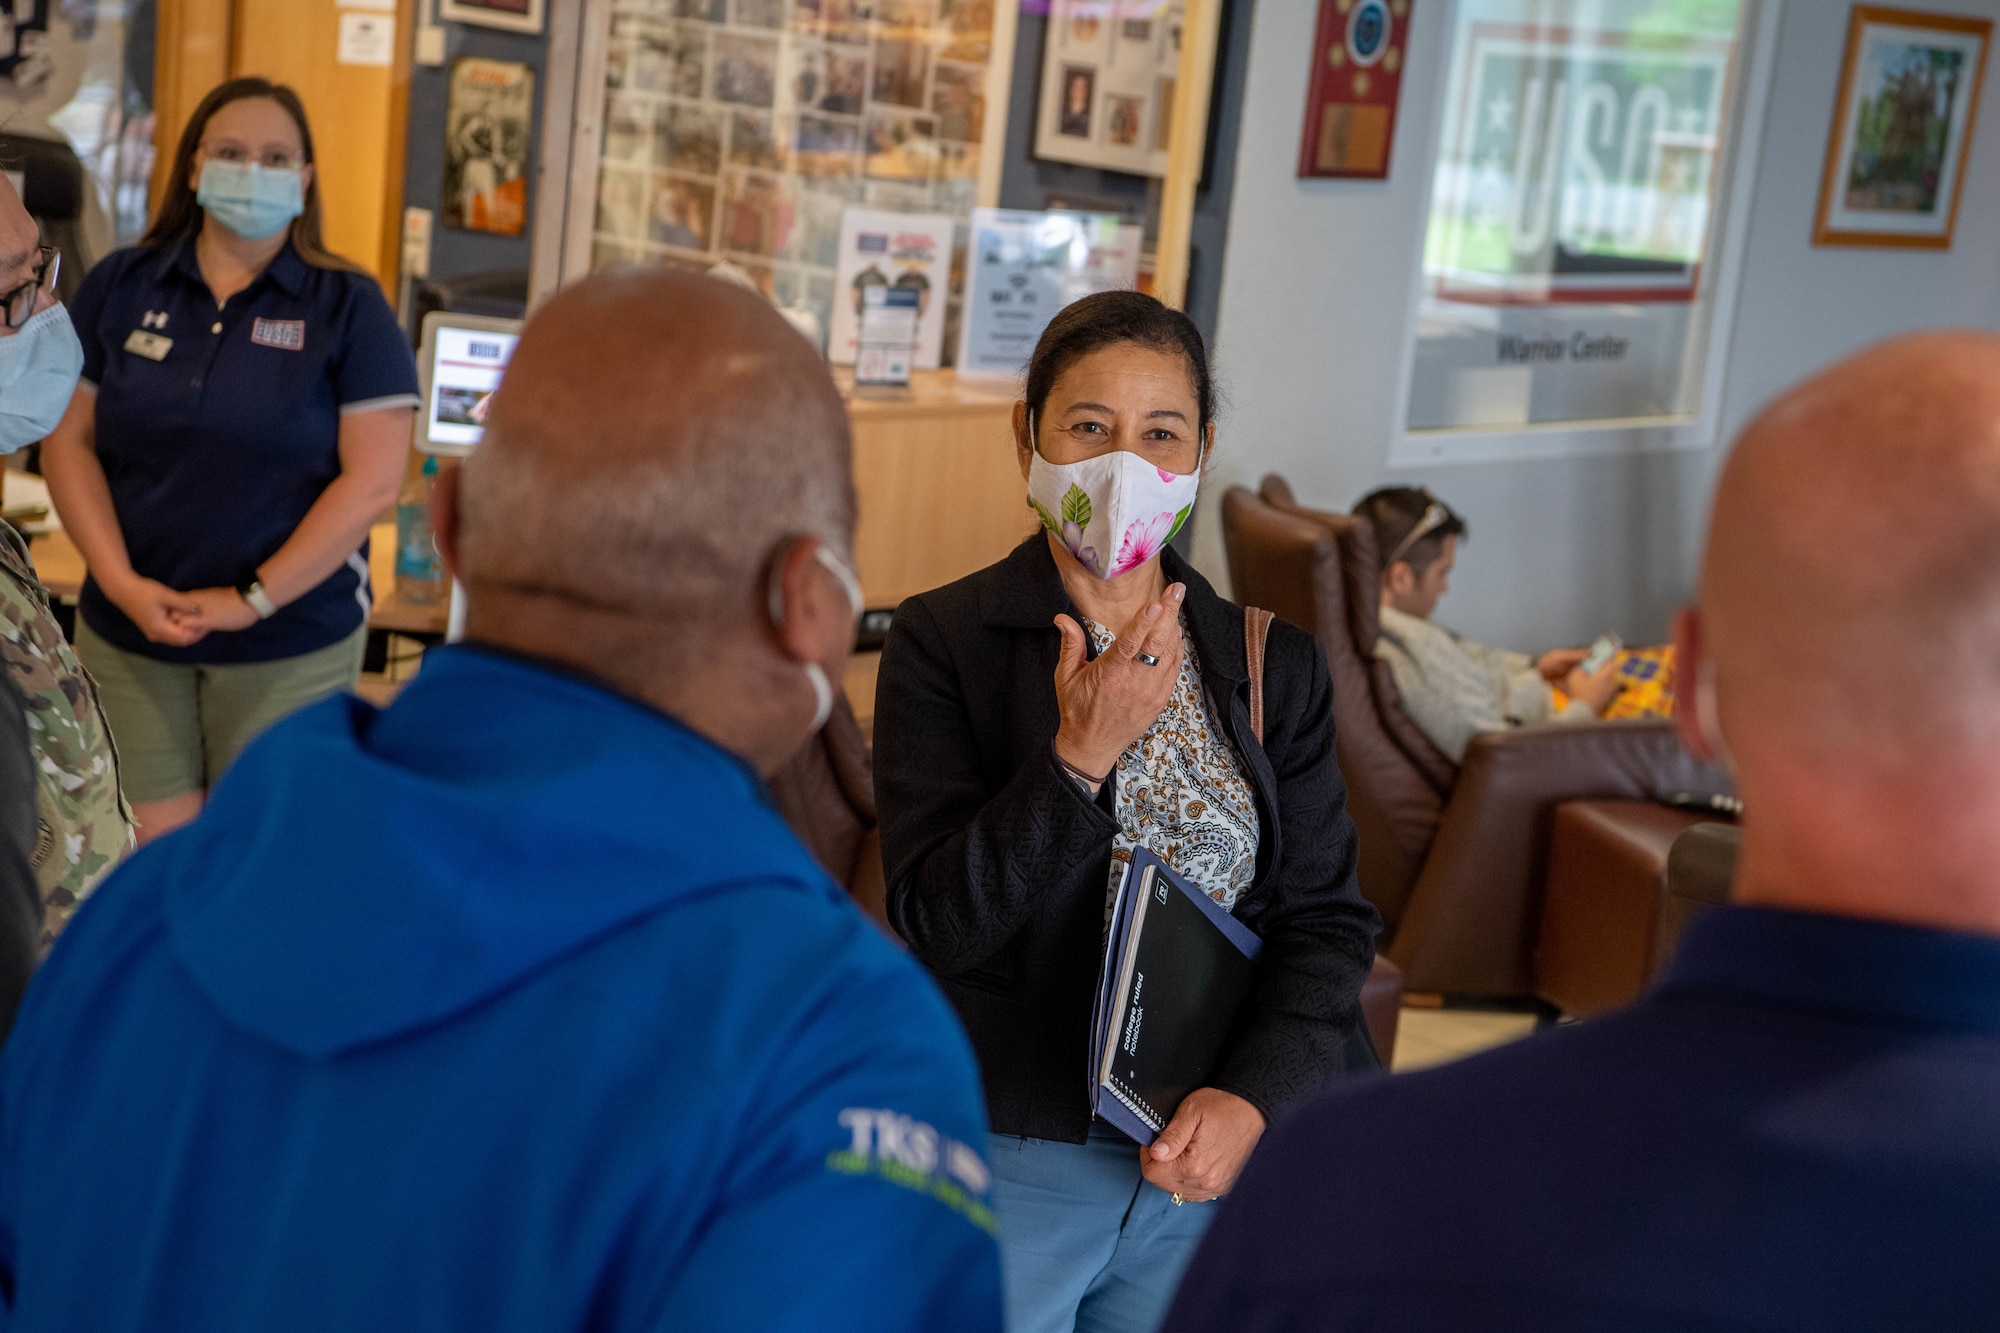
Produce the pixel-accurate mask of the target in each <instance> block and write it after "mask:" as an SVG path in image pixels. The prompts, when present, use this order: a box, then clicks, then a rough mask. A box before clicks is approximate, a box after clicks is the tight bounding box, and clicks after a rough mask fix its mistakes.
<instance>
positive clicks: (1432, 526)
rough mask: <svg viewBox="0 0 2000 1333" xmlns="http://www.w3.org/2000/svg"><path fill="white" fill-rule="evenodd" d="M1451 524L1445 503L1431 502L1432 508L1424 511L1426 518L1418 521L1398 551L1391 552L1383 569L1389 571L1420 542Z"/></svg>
mask: <svg viewBox="0 0 2000 1333" xmlns="http://www.w3.org/2000/svg"><path fill="white" fill-rule="evenodd" d="M1449 522H1451V510H1449V509H1446V508H1445V507H1444V502H1443V501H1441V500H1433V501H1431V502H1430V506H1429V507H1428V508H1426V509H1425V510H1424V516H1423V517H1422V518H1420V519H1418V520H1417V526H1415V527H1414V528H1411V529H1410V534H1409V536H1407V537H1405V538H1403V540H1401V541H1399V542H1397V543H1396V549H1395V550H1393V551H1391V552H1389V558H1388V559H1387V560H1384V561H1383V562H1382V568H1383V569H1387V568H1388V567H1389V566H1391V565H1393V564H1395V563H1396V562H1397V561H1398V560H1401V559H1402V558H1403V557H1404V556H1405V555H1408V554H1409V551H1410V548H1411V547H1412V546H1415V545H1416V544H1417V543H1418V542H1420V541H1422V540H1423V539H1424V538H1426V537H1428V536H1430V535H1431V534H1432V533H1433V532H1436V531H1437V530H1438V529H1439V528H1441V527H1443V526H1444V525H1445V524H1447V523H1449Z"/></svg>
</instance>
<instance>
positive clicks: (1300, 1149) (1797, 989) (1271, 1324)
mask: <svg viewBox="0 0 2000 1333" xmlns="http://www.w3.org/2000/svg"><path fill="white" fill-rule="evenodd" d="M1216 1328H1227V1329H1229V1330H1231V1333H1332V1331H1333V1330H1340V1331H1341V1333H1348V1331H1350V1330H1361V1329H1369V1330H1376V1331H1377V1333H1419V1331H1423V1333H1428V1330H1433V1329H1477V1330H1480V1333H1516V1330H1518V1331H1519V1333H1565V1331H1567V1330H1578V1331H1579V1333H1580V1331H1581V1330H1601V1329H1617V1330H1620V1331H1621V1333H1633V1331H1635V1330H1659V1333H1669V1331H1671V1333H1689V1331H1690V1330H1712V1331H1713V1333H1724V1331H1725V1330H1726V1331H1727V1333H1748V1330H1752V1329H1801V1330H1802V1329H1812V1330H1850V1329H1851V1330H1856V1333H1860V1331H1861V1330H1867V1331H1868V1333H1875V1331H1876V1330H1882V1329H1923V1330H1926V1333H1930V1331H1931V1330H1940V1329H1981V1330H1985V1329H1993V1328H2000V939H1994V938H1990V937H1987V936H1982V935H1971V934H1958V933H1955V932H1952V931H1945V930H1927V929H1922V928H1919V927H1915V926H1903V925H1894V924H1890V923H1887V922H1880V921H1867V920H1862V919H1859V918H1852V917H1837V916H1822V915H1817V914H1814V913H1806V912H1787V911H1778V910H1774V909H1769V908H1752V907H1718V908H1716V909H1714V910H1713V911H1711V912H1708V913H1706V914H1705V915H1703V916H1702V917H1701V919H1700V920H1698V921H1696V922H1695V923H1694V925H1693V926H1692V927H1690V929H1689V931H1688V933H1687V935H1686V937H1685V938H1684V939H1683V940H1682V941H1681V944H1680V949H1679V952H1678V954H1677V955H1676V957H1675V959H1674V962H1673V964H1672V967H1671V969H1670V970H1669V972H1668V974H1667V976H1666V977H1665V979H1664V980H1663V981H1662V982H1661V983H1660V985H1659V986H1658V987H1657V988H1656V989H1655V990H1654V991H1653V992H1652V993H1651V994H1649V995H1647V996H1645V997H1644V998H1642V999H1641V1000H1639V1002H1638V1003H1636V1004H1634V1005H1632V1006H1631V1007H1630V1008H1628V1009H1625V1010H1623V1011H1622V1012H1620V1013H1616V1014H1611V1015H1608V1016H1606V1017H1603V1018H1593V1019H1589V1020H1587V1021H1585V1022H1582V1023H1577V1024H1574V1025H1570V1026H1565V1027H1562V1028H1559V1029H1556V1030H1553V1031H1550V1032H1546V1033H1543V1034H1540V1035H1538V1036H1535V1037H1533V1038H1530V1039H1528V1040H1526V1041H1522V1042H1517V1043H1515V1044H1514V1045H1512V1046H1508V1047H1504V1048H1502V1049H1500V1050H1497V1051H1492V1052H1488V1053H1486V1054H1484V1055H1480V1056H1476V1057H1474V1058H1472V1059H1469V1060H1463V1061H1460V1062H1458V1063H1456V1064H1452V1065H1447V1066H1445V1067H1444V1068H1442V1069H1433V1070H1425V1071H1422V1072H1419V1073H1412V1074H1397V1075H1394V1076H1392V1077H1382V1078H1376V1079H1372V1080H1353V1081H1350V1082H1349V1084H1348V1086H1346V1087H1343V1088H1341V1089H1339V1090H1337V1091H1333V1092H1330V1093H1328V1094H1326V1095H1324V1096H1322V1097H1321V1098H1320V1099H1319V1100H1317V1101H1315V1102H1313V1103H1311V1104H1309V1105H1308V1106H1306V1107H1305V1108H1303V1109H1301V1110H1299V1111H1298V1112H1296V1113H1295V1114H1293V1115H1291V1116H1290V1117H1288V1118H1285V1119H1282V1120H1280V1121H1279V1122H1278V1123H1277V1124H1276V1125H1274V1126H1273V1127H1272V1129H1271V1132H1270V1133H1269V1134H1267V1135H1266V1136H1265V1137H1264V1140H1263V1142H1261V1143H1260V1144H1258V1146H1257V1151H1256V1154H1255V1156H1253V1157H1252V1158H1251V1161H1250V1166H1249V1169H1248V1170H1246V1171H1245V1172H1244V1173H1243V1177H1242V1179H1241V1181H1239V1182H1238V1185H1237V1188H1236V1190H1235V1191H1234V1192H1233V1193H1232V1194H1231V1195H1230V1197H1229V1198H1228V1199H1227V1200H1226V1201H1225V1202H1224V1203H1223V1205H1222V1206H1221V1208H1220V1209H1219V1210H1218V1212H1217V1216H1216V1219H1215V1223H1214V1225H1213V1226H1212V1227H1211V1228H1210V1229H1209V1231H1208V1235H1207V1237H1206V1239H1205V1240H1204V1241H1203V1243H1202V1247H1201V1249H1200V1250H1199V1251H1198V1252H1197V1253H1196V1255H1195V1257H1194V1260H1193V1261H1192V1262H1191V1263H1190V1264H1189V1266H1188V1270H1187V1277H1186V1280H1185V1281H1184V1282H1183V1283H1182V1285H1181V1289H1180V1295H1179V1297H1178V1300H1177V1302H1176V1304H1175V1307H1174V1311H1173V1314H1172V1315H1171V1316H1170V1317H1169V1318H1168V1320H1167V1322H1166V1324H1165V1327H1164V1330H1163V1333H1194V1331H1195V1330H1207V1329H1216Z"/></svg>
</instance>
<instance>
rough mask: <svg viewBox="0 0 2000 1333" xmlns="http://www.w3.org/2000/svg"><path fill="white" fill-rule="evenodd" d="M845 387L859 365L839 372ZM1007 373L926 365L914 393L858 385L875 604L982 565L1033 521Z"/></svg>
mask: <svg viewBox="0 0 2000 1333" xmlns="http://www.w3.org/2000/svg"><path fill="white" fill-rule="evenodd" d="M837 374H838V377H839V380H840V385H841V390H842V392H843V393H848V392H849V391H850V384H851V381H852V375H851V373H850V372H848V371H845V370H843V371H840V372H837ZM1018 396H1019V395H1018V393H1017V391H1016V389H1015V387H1014V386H1013V385H1011V384H1008V383H1006V382H1004V381H1001V382H985V381H965V382H961V381H960V380H959V378H958V377H957V376H956V375H955V374H953V373H952V372H951V371H948V370H943V371H921V370H920V371H918V372H916V374H915V375H914V376H913V378H912V382H911V385H910V393H909V396H908V397H899V398H858V397H853V396H851V394H850V397H849V399H848V415H849V418H850V419H851V420H852V422H853V424H854V485H855V490H856V492H857V493H858V495H859V497H860V503H861V515H860V527H859V530H858V531H857V532H856V533H855V538H854V558H855V564H856V566H857V569H856V571H855V572H856V573H858V574H859V575H860V576H861V587H862V590H863V591H864V592H865V593H866V594H867V599H868V605H869V607H870V608H871V609H872V608H879V607H892V606H894V605H896V603H898V602H900V601H902V600H903V599H904V598H905V597H908V596H910V595H911V594H913V593H919V592H925V591H927V590H929V589H931V588H935V587H938V586H940V585H941V584H946V583H950V582H951V581H952V580H953V579H958V578H963V577H964V576H965V575H967V574H970V573H972V572H973V571H974V570H977V569H981V568H984V567H985V566H987V565H990V564H992V563H993V562H994V561H996V560H998V559H1000V558H1001V557H1002V556H1004V555H1006V554H1007V552H1009V551H1011V550H1013V549H1014V547H1015V546H1017V545H1018V544H1019V543H1020V541H1021V539H1022V538H1023V537H1025V536H1027V535H1028V534H1029V533H1030V532H1032V531H1033V530H1034V527H1035V518H1034V514H1033V512H1032V511H1030V510H1029V508H1028V501H1027V484H1026V483H1025V482H1024V481H1023V480H1022V478H1021V465H1020V462H1019V461H1018V457H1017V455H1016V454H1015V452H1014V438H1013V412H1014V402H1015V399H1016V398H1017V397H1018Z"/></svg>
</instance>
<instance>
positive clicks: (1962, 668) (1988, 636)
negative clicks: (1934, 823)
mask: <svg viewBox="0 0 2000 1333" xmlns="http://www.w3.org/2000/svg"><path fill="white" fill-rule="evenodd" d="M1701 609H1702V639H1703V652H1704V656H1706V658H1707V659H1708V662H1709V663H1710V665H1711V666H1712V667H1713V669H1714V672H1715V677H1714V679H1715V692H1716V698H1717V700H1718V701H1719V704H1720V709H1721V721H1722V725H1723V732H1724V734H1725V735H1726V736H1727V737H1728V738H1729V743H1730V745H1731V748H1732V749H1733V750H1735V751H1736V752H1737V754H1738V758H1739V762H1747V761H1749V760H1750V756H1749V755H1748V754H1747V753H1746V752H1747V751H1749V750H1751V749H1753V748H1764V749H1767V750H1771V751H1773V752H1782V753H1784V754H1787V755H1789V756H1792V757H1794V758H1796V759H1799V760H1805V761H1809V762H1822V761H1823V762H1826V763H1837V764H1841V765H1846V766H1848V767H1849V768H1851V769H1864V770H1867V771H1870V772H1877V773H1879V772H1883V771H1887V770H1893V769H1896V768H1899V767H1904V766H1907V765H1910V764H1912V763H1933V762H1936V761H1938V760H1940V759H1949V758H1951V757H1952V756H1955V755H1976V754H1979V753H1982V752H1983V753H1986V754H1989V755H1995V756H1996V757H2000V749H1996V743H2000V337H1994V336H1991V335H1988V334H1976V333H1938V334H1925V335H1920V336H1915V337H1908V338H1902V339H1898V340H1895V341H1893V342H1889V343H1884V344H1882V345H1880V346H1877V347H1873V348H1870V349H1868V350H1866V351H1863V352H1861V353H1859V354H1857V355H1855V356H1853V357H1850V358H1848V359H1847V360H1845V361H1843V362H1841V363H1840V364H1838V365H1836V366H1834V367H1832V368H1831V369H1829V370H1827V371H1826V372H1824V373H1823V374H1821V375H1819V376H1817V377H1815V378H1814V379H1812V380H1810V381H1808V382H1807V383H1805V384H1804V385H1802V386H1800V387H1799V388H1797V389H1795V390H1793V391H1792V392H1791V393H1789V394H1787V395H1785V396H1784V397H1783V398H1781V399H1780V400H1778V401H1777V402H1776V403H1774V404H1773V405H1772V406H1771V407H1770V408H1768V409H1767V410H1766V411H1765V412H1764V413H1763V414H1762V415H1761V416H1759V417H1758V418H1757V420H1756V421H1755V422H1754V423H1752V425H1751V426H1750V428H1749V429H1748V430H1747V431H1746V432H1745V433H1744V435H1743V437H1742V439H1741V440H1740V442H1739V443H1738V444H1737V446H1736V449H1735V451H1734V452H1733V453H1732V454H1731V456H1730V458H1729V462H1728V465H1727V466H1726V467H1725V468H1724V470H1723V474H1722V480H1721V482H1720V484H1719V486H1718V488H1717V493H1716V500H1715V513H1714V520H1713V524H1712V527H1711V530H1710V534H1709V541H1708V553H1707V559H1706V563H1705V565H1704V569H1703V574H1702V585H1701Z"/></svg>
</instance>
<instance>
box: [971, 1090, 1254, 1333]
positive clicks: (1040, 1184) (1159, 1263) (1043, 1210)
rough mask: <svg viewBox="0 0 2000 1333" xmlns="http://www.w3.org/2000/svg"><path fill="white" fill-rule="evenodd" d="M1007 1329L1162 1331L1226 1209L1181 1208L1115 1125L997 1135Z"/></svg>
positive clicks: (1030, 1332)
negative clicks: (1086, 1136)
mask: <svg viewBox="0 0 2000 1333" xmlns="http://www.w3.org/2000/svg"><path fill="white" fill-rule="evenodd" d="M991 1161H992V1164H993V1211H994V1213H995V1215H996V1216H997V1217H998V1219H999V1222H1000V1264H1001V1269H1002V1272H1003V1273H1004V1275H1005V1278H1006V1290H1007V1333H1072V1330H1074V1333H1153V1331H1154V1330H1155V1329H1157V1328H1158V1327H1159V1325H1160V1321H1161V1320H1162V1319H1164V1318H1165V1317H1166V1313H1167V1307H1168V1306H1169V1305H1170V1304H1172V1302H1173V1298H1174V1289H1175V1288H1176V1287H1177V1286H1179V1284H1180V1280H1181V1270H1183V1269H1184V1268H1186V1267H1187V1263H1188V1260H1189V1259H1191V1258H1193V1257H1194V1250H1195V1246H1196V1245H1198V1244H1200V1243H1201V1235H1202V1232H1204V1231H1206V1230H1207V1229H1208V1223H1209V1219H1210V1218H1211V1217H1212V1216H1213V1215H1214V1213H1215V1205H1214V1204H1209V1203H1190V1204H1184V1205H1180V1206H1176V1205H1175V1204H1174V1201H1173V1198H1172V1196H1170V1195H1169V1194H1168V1193H1167V1192H1166V1191H1165V1190H1162V1189H1158V1188H1156V1187H1154V1186H1152V1185H1149V1184H1147V1183H1146V1181H1145V1179H1144V1178H1143V1177H1141V1176H1140V1174H1139V1145H1138V1144H1136V1143H1134V1142H1133V1141H1132V1140H1131V1139H1128V1138H1126V1137H1125V1136H1124V1135H1123V1134H1121V1133H1119V1132H1118V1131H1117V1130H1115V1129H1112V1128H1110V1127H1109V1126H1107V1125H1101V1124H1100V1125H1093V1126H1092V1127H1091V1131H1090V1140H1089V1142H1087V1143H1056V1142H1052V1141H1050V1140H1047V1139H1021V1138H1015V1137H1013V1136H1011V1135H1007V1134H995V1135H993V1136H992V1154H991Z"/></svg>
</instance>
